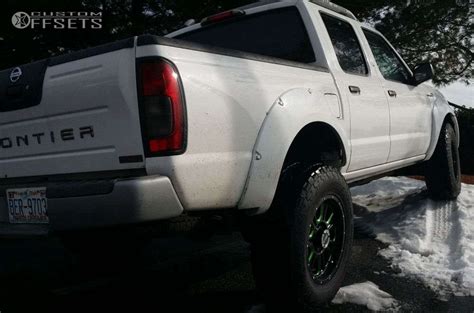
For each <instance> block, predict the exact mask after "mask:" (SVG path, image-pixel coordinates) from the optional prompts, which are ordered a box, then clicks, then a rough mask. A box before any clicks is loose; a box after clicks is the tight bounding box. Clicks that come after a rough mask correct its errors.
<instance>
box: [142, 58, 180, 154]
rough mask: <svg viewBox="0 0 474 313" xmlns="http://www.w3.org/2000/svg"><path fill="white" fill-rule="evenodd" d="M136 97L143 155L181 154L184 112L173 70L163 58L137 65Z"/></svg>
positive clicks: (177, 77)
mask: <svg viewBox="0 0 474 313" xmlns="http://www.w3.org/2000/svg"><path fill="white" fill-rule="evenodd" d="M138 77H139V84H138V96H139V102H140V115H141V124H142V135H143V139H144V148H145V153H146V155H147V156H159V155H174V154H181V153H183V152H184V150H185V148H186V147H185V145H186V112H185V104H184V94H183V88H182V85H181V80H180V77H179V74H178V71H177V69H176V67H175V66H174V65H173V64H172V63H171V62H169V61H167V60H163V59H148V60H147V59H145V60H143V61H141V62H139V63H138Z"/></svg>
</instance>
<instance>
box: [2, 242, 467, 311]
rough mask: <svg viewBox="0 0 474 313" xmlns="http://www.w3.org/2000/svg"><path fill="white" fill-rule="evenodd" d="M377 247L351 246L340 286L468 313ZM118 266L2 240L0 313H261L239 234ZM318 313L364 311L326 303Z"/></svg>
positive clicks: (166, 245)
mask: <svg viewBox="0 0 474 313" xmlns="http://www.w3.org/2000/svg"><path fill="white" fill-rule="evenodd" d="M383 247H384V246H383V245H382V244H381V243H379V242H378V241H376V240H374V239H370V238H365V239H364V238H362V239H356V240H355V243H354V247H353V251H352V258H351V262H350V265H349V268H348V273H347V276H346V279H345V283H344V284H345V285H349V284H353V283H357V282H363V281H367V280H369V281H372V282H374V283H375V284H377V285H379V287H380V289H382V290H384V291H386V292H388V293H390V294H391V295H392V296H393V297H394V298H395V299H397V300H398V301H399V303H400V307H399V309H400V311H403V312H456V313H460V312H469V313H472V312H473V311H474V297H454V296H451V297H448V298H447V299H444V300H440V299H438V297H437V295H436V294H435V293H433V292H432V291H431V290H430V289H428V288H426V287H425V286H423V285H422V284H421V283H419V282H418V281H416V280H414V279H410V278H406V277H405V278H404V277H399V276H397V272H396V269H392V268H391V266H390V264H389V263H388V262H387V261H386V260H384V259H383V258H382V257H380V256H378V255H377V252H378V250H379V249H381V248H383ZM104 249H107V247H104ZM109 262H111V263H115V262H114V261H109ZM120 263H121V262H117V263H116V264H110V265H111V266H110V270H106V271H104V270H99V269H98V268H97V269H95V268H94V266H93V265H92V266H91V267H87V268H82V267H81V266H79V265H78V264H77V262H76V261H75V260H74V257H73V256H71V255H70V254H69V253H68V252H67V250H65V249H64V248H63V246H62V244H61V241H59V240H58V239H55V238H43V239H29V240H0V312H1V313H10V312H68V313H69V312H93V311H98V310H101V311H106V312H173V313H176V312H209V313H212V312H219V313H222V312H226V313H233V312H239V313H240V312H253V313H255V312H265V309H264V306H263V305H262V304H261V302H260V300H259V298H258V296H257V295H256V292H255V285H254V281H253V278H252V269H251V265H250V261H249V249H248V245H247V243H246V242H245V241H244V240H243V239H242V238H241V236H240V235H239V234H237V233H229V234H221V235H215V236H213V237H212V238H211V239H209V240H196V239H193V238H190V237H186V236H182V237H173V238H164V239H155V240H153V241H152V242H151V243H150V244H149V245H147V247H146V248H145V249H144V251H143V254H140V255H137V256H136V258H135V260H134V261H132V262H130V263H128V262H125V263H126V264H120ZM275 279H278V275H277V274H276V275H275ZM323 310H324V311H328V312H346V311H348V312H365V311H367V308H365V307H362V306H358V305H354V304H342V305H334V304H331V305H328V306H327V307H325V308H324V309H323Z"/></svg>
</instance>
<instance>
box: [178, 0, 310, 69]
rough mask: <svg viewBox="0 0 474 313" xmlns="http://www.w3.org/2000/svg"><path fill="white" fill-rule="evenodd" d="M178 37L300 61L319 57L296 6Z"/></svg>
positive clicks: (212, 26) (223, 23) (254, 15)
mask: <svg viewBox="0 0 474 313" xmlns="http://www.w3.org/2000/svg"><path fill="white" fill-rule="evenodd" d="M176 38H177V39H182V40H188V41H192V42H197V43H201V44H208V45H212V46H216V47H221V48H227V49H234V50H239V51H243V52H250V53H256V54H261V55H266V56H270V57H276V58H280V59H285V60H290V61H296V62H303V63H312V62H315V61H316V58H315V56H314V52H313V48H312V46H311V43H310V41H309V37H308V33H307V32H306V28H305V26H304V23H303V20H302V19H301V16H300V14H299V12H298V9H296V8H294V7H291V8H284V9H276V10H271V11H267V12H263V13H257V14H252V15H249V16H245V17H241V18H237V19H234V20H230V21H227V22H221V23H219V24H215V25H210V26H207V27H204V28H201V29H199V30H196V31H192V32H189V33H185V34H182V35H179V36H176Z"/></svg>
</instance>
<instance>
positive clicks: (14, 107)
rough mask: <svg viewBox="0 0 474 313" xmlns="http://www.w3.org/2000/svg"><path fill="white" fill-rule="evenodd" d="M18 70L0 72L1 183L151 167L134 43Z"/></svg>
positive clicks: (126, 43) (41, 62) (129, 42)
mask: <svg viewBox="0 0 474 313" xmlns="http://www.w3.org/2000/svg"><path fill="white" fill-rule="evenodd" d="M18 68H19V70H18V69H8V70H4V71H1V72H0V177H2V178H7V177H8V178H10V177H24V176H43V175H54V174H67V173H83V172H96V171H110V170H121V169H133V168H141V167H144V158H143V147H142V137H141V130H140V118H139V111H138V105H137V92H136V77H135V76H136V75H135V47H134V40H133V38H131V39H129V40H127V41H122V42H118V43H114V44H111V45H105V46H99V47H97V48H92V49H89V50H84V51H80V52H78V53H75V54H71V55H66V56H60V57H56V58H52V59H48V60H44V61H40V62H35V63H31V64H27V65H23V66H19V67H18ZM14 71H15V72H14ZM19 72H21V75H20V77H19V79H18V80H17V81H15V79H16V76H18V73H19Z"/></svg>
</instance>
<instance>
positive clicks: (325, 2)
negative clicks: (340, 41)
mask: <svg viewBox="0 0 474 313" xmlns="http://www.w3.org/2000/svg"><path fill="white" fill-rule="evenodd" d="M297 1H303V0H296V1H295V0H261V1H258V2H255V3H251V4H248V5H244V6H241V7H239V8H238V9H240V10H247V9H251V8H256V7H259V6H263V5H267V4H271V3H275V2H297ZM308 1H309V2H311V3H314V4H316V5H319V6H322V7H323V8H326V9H328V10H331V11H334V12H336V13H339V14H342V15H344V16H346V17H349V18H351V19H354V20H357V18H356V17H355V15H354V14H353V13H352V12H351V11H349V10H347V9H345V8H343V7H341V6H339V5H337V4H335V3H332V2H331V1H329V0H308Z"/></svg>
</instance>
